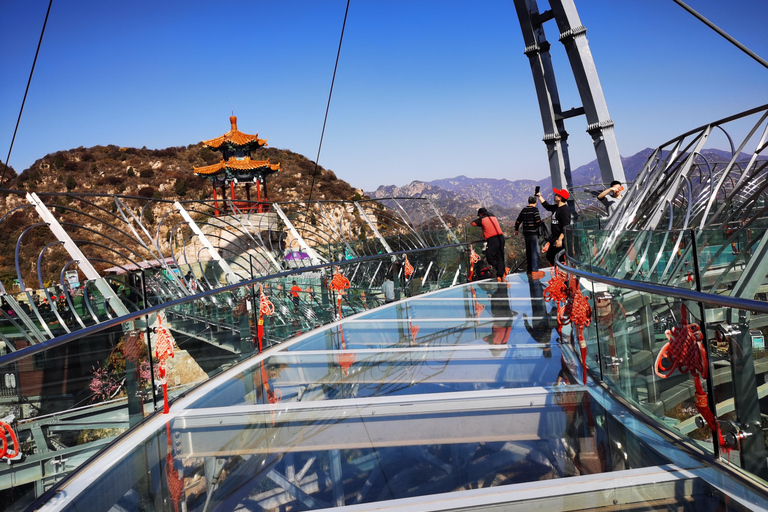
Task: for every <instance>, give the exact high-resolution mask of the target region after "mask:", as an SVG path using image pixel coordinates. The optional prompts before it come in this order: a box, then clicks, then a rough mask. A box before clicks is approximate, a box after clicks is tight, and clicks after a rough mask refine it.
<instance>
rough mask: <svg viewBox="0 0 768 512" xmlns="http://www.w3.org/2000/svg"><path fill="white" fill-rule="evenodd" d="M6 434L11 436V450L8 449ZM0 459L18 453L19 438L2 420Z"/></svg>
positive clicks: (0, 427)
mask: <svg viewBox="0 0 768 512" xmlns="http://www.w3.org/2000/svg"><path fill="white" fill-rule="evenodd" d="M6 434H7V435H8V436H9V437H10V438H11V443H12V444H13V451H10V450H9V448H10V444H9V443H8V439H6V438H5V436H6ZM0 442H1V443H2V446H0V459H13V458H15V457H17V456H18V455H19V438H18V437H16V432H14V431H13V429H12V428H11V426H10V425H9V424H7V423H6V422H4V421H0Z"/></svg>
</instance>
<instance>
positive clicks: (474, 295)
mask: <svg viewBox="0 0 768 512" xmlns="http://www.w3.org/2000/svg"><path fill="white" fill-rule="evenodd" d="M469 291H471V292H472V299H474V303H475V316H476V317H478V318H480V315H482V314H483V311H485V306H484V305H483V304H480V303H479V302H478V301H477V293H475V287H474V286H470V287H469Z"/></svg>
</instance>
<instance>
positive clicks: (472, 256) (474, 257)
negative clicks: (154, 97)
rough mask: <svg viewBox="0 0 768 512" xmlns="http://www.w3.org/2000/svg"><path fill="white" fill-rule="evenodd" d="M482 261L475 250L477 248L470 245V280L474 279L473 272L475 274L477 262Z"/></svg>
mask: <svg viewBox="0 0 768 512" xmlns="http://www.w3.org/2000/svg"><path fill="white" fill-rule="evenodd" d="M478 261H480V256H479V255H478V254H477V253H476V252H475V248H474V247H472V246H470V247H469V280H470V281H472V274H474V270H475V263H477V262H478Z"/></svg>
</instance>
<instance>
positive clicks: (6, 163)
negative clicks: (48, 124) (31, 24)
mask: <svg viewBox="0 0 768 512" xmlns="http://www.w3.org/2000/svg"><path fill="white" fill-rule="evenodd" d="M52 5H53V0H50V1H49V2H48V11H47V12H46V13H45V21H44V22H43V30H42V31H41V32H40V40H39V41H38V42H37V51H35V60H33V61H32V69H31V70H30V72H29V80H27V89H26V90H25V91H24V99H23V100H21V108H20V109H19V117H18V119H16V128H14V130H13V138H11V147H9V148H8V156H7V157H5V167H3V175H2V177H0V187H2V186H3V182H4V181H5V171H7V170H8V161H9V160H10V159H11V151H13V143H14V142H15V141H16V132H17V131H19V123H20V122H21V113H22V112H24V104H25V103H26V102H27V93H29V84H31V83H32V75H33V74H34V72H35V64H37V56H38V54H39V53H40V45H42V44H43V34H45V26H46V25H47V24H48V15H49V14H51V6H52Z"/></svg>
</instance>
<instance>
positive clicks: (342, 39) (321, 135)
mask: <svg viewBox="0 0 768 512" xmlns="http://www.w3.org/2000/svg"><path fill="white" fill-rule="evenodd" d="M348 13H349V0H347V9H346V10H345V11H344V23H342V25H341V37H339V49H338V50H337V51H336V64H335V65H334V66H333V78H331V90H330V91H329V92H328V103H327V104H326V106H325V119H323V130H322V132H321V133H320V145H319V146H318V147H317V157H316V158H315V170H314V171H313V172H312V185H310V187H309V197H307V211H309V202H310V201H311V200H312V190H313V189H314V188H315V176H317V162H318V161H319V160H320V149H322V147H323V137H325V125H326V123H327V122H328V111H329V110H330V108H331V96H333V84H334V82H336V70H337V69H338V67H339V55H341V43H342V41H344V29H345V28H346V26H347V14H348Z"/></svg>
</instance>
